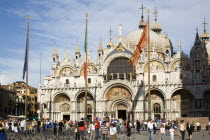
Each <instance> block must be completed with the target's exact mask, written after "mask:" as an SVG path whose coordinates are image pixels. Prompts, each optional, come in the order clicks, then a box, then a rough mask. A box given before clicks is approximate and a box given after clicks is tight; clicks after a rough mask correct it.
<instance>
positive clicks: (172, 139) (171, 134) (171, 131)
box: [169, 126, 174, 140]
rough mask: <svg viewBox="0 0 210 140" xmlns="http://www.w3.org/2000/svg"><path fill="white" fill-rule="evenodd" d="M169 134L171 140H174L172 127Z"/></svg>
mask: <svg viewBox="0 0 210 140" xmlns="http://www.w3.org/2000/svg"><path fill="white" fill-rule="evenodd" d="M169 132H170V140H174V128H173V127H172V126H171V128H170V129H169Z"/></svg>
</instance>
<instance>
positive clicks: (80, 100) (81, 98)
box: [76, 92, 94, 119]
mask: <svg viewBox="0 0 210 140" xmlns="http://www.w3.org/2000/svg"><path fill="white" fill-rule="evenodd" d="M93 106H94V98H93V96H92V95H91V94H90V93H88V94H87V108H86V110H85V92H82V93H80V94H79V95H78V96H77V109H76V110H77V115H78V118H82V117H85V116H84V115H85V111H87V117H88V118H89V119H92V116H93V114H92V113H93V109H92V107H93Z"/></svg>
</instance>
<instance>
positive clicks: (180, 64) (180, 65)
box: [171, 60, 190, 71]
mask: <svg viewBox="0 0 210 140" xmlns="http://www.w3.org/2000/svg"><path fill="white" fill-rule="evenodd" d="M177 70H185V71H189V70H190V64H189V63H187V62H186V61H183V60H182V61H176V62H174V63H173V65H172V66H171V71H177Z"/></svg>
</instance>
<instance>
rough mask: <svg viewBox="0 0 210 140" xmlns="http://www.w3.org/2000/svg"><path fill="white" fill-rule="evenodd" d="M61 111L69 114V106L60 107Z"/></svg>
mask: <svg viewBox="0 0 210 140" xmlns="http://www.w3.org/2000/svg"><path fill="white" fill-rule="evenodd" d="M61 111H63V112H69V111H70V105H69V104H63V105H62V106H61Z"/></svg>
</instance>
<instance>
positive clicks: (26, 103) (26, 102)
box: [25, 16, 30, 119]
mask: <svg viewBox="0 0 210 140" xmlns="http://www.w3.org/2000/svg"><path fill="white" fill-rule="evenodd" d="M27 19H28V29H27V39H26V45H27V55H26V97H25V118H26V119H27V106H28V56H29V28H30V16H27Z"/></svg>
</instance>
